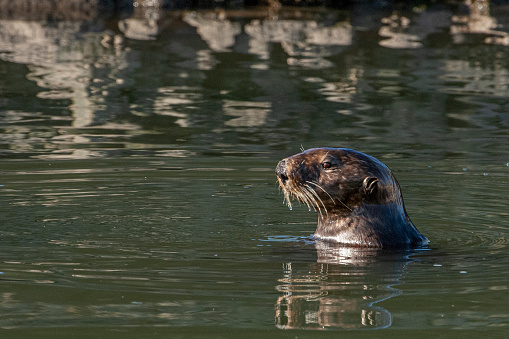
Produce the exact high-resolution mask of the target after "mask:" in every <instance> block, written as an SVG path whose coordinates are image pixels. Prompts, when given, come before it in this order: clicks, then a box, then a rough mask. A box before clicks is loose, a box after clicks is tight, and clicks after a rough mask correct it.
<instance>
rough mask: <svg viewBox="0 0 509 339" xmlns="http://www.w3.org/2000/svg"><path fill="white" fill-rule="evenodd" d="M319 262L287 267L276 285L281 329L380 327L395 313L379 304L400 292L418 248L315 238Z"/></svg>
mask: <svg viewBox="0 0 509 339" xmlns="http://www.w3.org/2000/svg"><path fill="white" fill-rule="evenodd" d="M315 247H316V250H317V255H318V260H317V263H316V264H294V263H286V264H284V265H283V278H281V279H279V280H278V281H279V284H278V285H277V286H276V289H277V290H278V291H279V292H281V293H282V294H283V295H282V296H281V297H279V298H278V299H277V302H276V326H277V327H279V328H282V329H333V328H341V329H380V328H386V327H389V326H391V324H392V315H391V312H390V311H389V310H387V309H385V308H383V307H381V306H377V303H379V302H381V301H383V300H386V299H389V298H392V297H395V296H398V295H399V294H401V291H400V290H398V289H396V288H394V286H395V285H398V284H400V283H401V282H400V281H401V276H402V272H403V269H404V267H405V266H406V264H407V263H409V262H410V261H411V259H410V256H411V255H412V254H414V253H415V252H408V251H387V250H383V251H382V250H377V249H359V248H348V247H342V246H338V245H335V244H330V243H324V242H317V243H316V244H315Z"/></svg>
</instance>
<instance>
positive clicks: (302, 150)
mask: <svg viewBox="0 0 509 339" xmlns="http://www.w3.org/2000/svg"><path fill="white" fill-rule="evenodd" d="M300 150H301V152H304V151H305V149H304V146H302V144H300Z"/></svg>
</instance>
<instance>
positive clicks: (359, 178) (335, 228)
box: [276, 148, 428, 247]
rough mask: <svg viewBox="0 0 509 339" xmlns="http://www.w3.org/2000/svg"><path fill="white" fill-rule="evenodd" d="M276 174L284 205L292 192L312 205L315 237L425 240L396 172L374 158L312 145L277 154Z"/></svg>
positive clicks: (367, 242) (370, 243) (390, 242)
mask: <svg viewBox="0 0 509 339" xmlns="http://www.w3.org/2000/svg"><path fill="white" fill-rule="evenodd" d="M276 175H277V177H278V181H279V184H280V186H281V188H282V191H283V194H284V196H285V201H286V203H287V204H288V206H289V207H290V208H291V206H292V204H291V199H292V198H294V199H296V200H298V201H299V202H302V203H305V204H306V205H307V206H308V207H309V208H313V209H314V210H316V211H318V213H319V214H318V225H317V229H316V232H315V234H314V237H315V238H316V239H318V240H324V241H333V242H338V243H342V244H348V245H352V246H365V247H404V246H418V245H424V244H426V243H427V242H428V240H427V239H426V237H424V236H423V235H422V234H421V233H419V231H418V230H417V229H416V228H415V226H414V225H413V223H412V221H411V220H410V218H409V217H408V215H407V212H406V210H405V207H404V202H403V197H402V195H401V189H400V187H399V184H398V182H397V180H396V178H395V177H394V175H393V174H392V172H391V171H390V170H389V168H388V167H387V166H385V165H384V164H383V163H382V162H380V161H379V160H378V159H376V158H373V157H371V156H369V155H366V154H364V153H361V152H357V151H354V150H351V149H345V148H314V149H310V150H307V151H303V152H302V153H299V154H296V155H294V156H291V157H289V158H286V159H283V160H281V161H280V162H279V164H278V166H277V167H276Z"/></svg>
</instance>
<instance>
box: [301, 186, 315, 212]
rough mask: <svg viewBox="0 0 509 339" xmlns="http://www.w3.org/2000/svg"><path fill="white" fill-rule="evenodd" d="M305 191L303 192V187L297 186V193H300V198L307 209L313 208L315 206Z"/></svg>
mask: <svg viewBox="0 0 509 339" xmlns="http://www.w3.org/2000/svg"><path fill="white" fill-rule="evenodd" d="M306 193H307V192H305V191H304V190H303V189H301V188H299V194H300V198H301V199H302V202H304V203H305V204H306V205H307V207H308V209H309V210H310V211H311V208H313V209H315V208H314V206H313V204H312V203H311V201H310V197H309V196H308V195H307V194H306Z"/></svg>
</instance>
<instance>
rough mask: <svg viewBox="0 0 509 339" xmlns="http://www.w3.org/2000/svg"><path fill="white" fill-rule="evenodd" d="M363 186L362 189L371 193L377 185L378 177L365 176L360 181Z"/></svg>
mask: <svg viewBox="0 0 509 339" xmlns="http://www.w3.org/2000/svg"><path fill="white" fill-rule="evenodd" d="M362 185H363V186H364V190H365V191H366V193H368V194H371V193H373V191H374V190H375V188H376V186H377V185H378V178H377V177H366V178H365V179H364V182H363V183H362Z"/></svg>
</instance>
